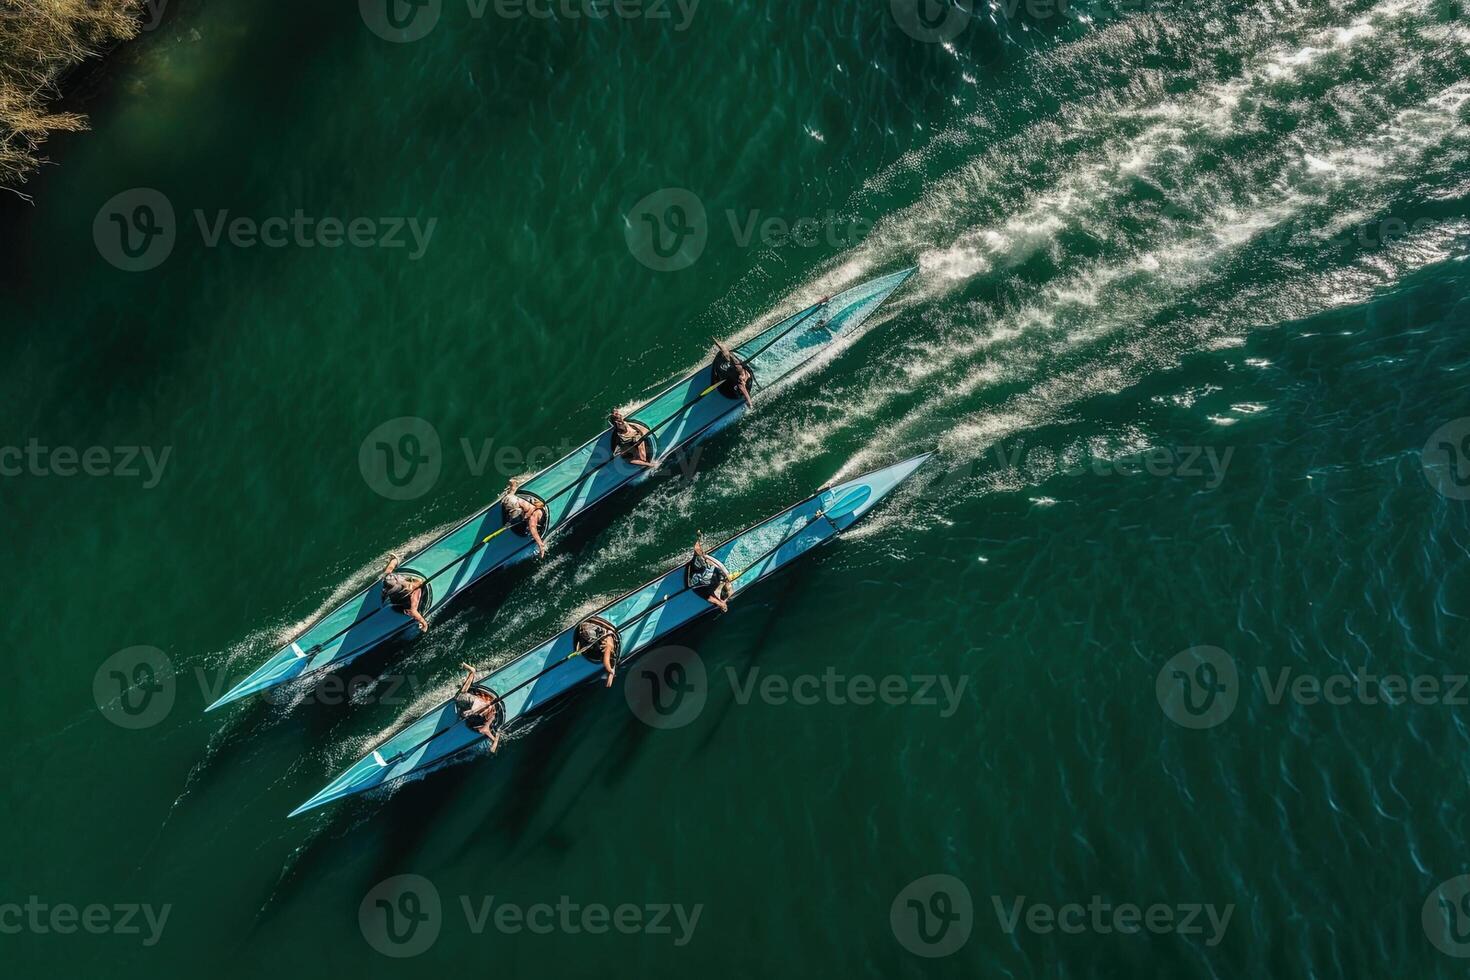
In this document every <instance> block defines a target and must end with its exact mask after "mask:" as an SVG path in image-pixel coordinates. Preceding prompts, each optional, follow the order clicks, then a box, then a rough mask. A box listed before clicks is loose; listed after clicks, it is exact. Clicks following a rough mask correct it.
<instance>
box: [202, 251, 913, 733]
mask: <svg viewBox="0 0 1470 980" xmlns="http://www.w3.org/2000/svg"><path fill="white" fill-rule="evenodd" d="M916 271H917V270H916V269H912V268H911V269H904V270H902V271H900V272H895V273H891V274H889V275H886V276H882V277H879V278H877V279H872V280H869V281H867V282H864V283H862V284H860V285H857V286H854V287H852V288H850V289H847V290H845V291H843V292H841V293H838V294H837V295H835V296H832V297H830V298H828V299H827V300H826V301H825V302H824V303H818V304H816V305H814V306H810V307H808V308H806V309H805V310H802V311H800V312H799V313H794V314H792V315H791V316H788V317H787V318H785V319H784V320H782V321H780V322H779V323H776V324H775V325H773V326H771V327H769V328H767V329H766V330H763V331H762V332H761V333H759V334H757V335H756V336H754V337H752V338H751V339H750V340H748V341H746V342H745V343H743V344H741V345H740V346H739V347H737V348H736V352H737V353H738V354H739V355H740V356H741V357H742V358H744V359H747V360H748V361H749V363H750V366H751V368H752V370H753V372H754V373H755V376H756V390H757V392H758V391H764V390H767V389H770V388H772V387H774V386H775V385H777V384H779V383H780V382H782V381H784V380H786V379H788V378H790V377H791V376H792V375H794V374H796V373H797V372H798V371H799V370H800V369H801V368H803V367H805V366H807V365H809V364H811V363H812V362H813V361H815V360H816V358H817V357H818V356H819V355H820V354H821V353H822V352H823V351H824V350H826V349H828V348H830V347H831V346H832V345H833V344H834V343H835V342H836V341H838V340H839V339H841V338H844V337H850V336H851V335H852V334H853V333H854V332H855V331H856V330H857V328H858V327H859V326H861V325H862V324H863V323H864V322H865V321H866V320H868V318H869V317H871V316H872V315H873V313H874V312H876V311H877V309H878V307H879V306H881V305H882V304H883V302H884V300H886V299H887V298H888V297H889V296H890V295H892V294H893V292H894V290H896V289H898V287H899V286H901V285H903V283H904V282H905V281H906V280H907V279H908V278H909V277H910V276H912V275H913V274H914V273H915V272H916ZM713 381H714V373H713V368H712V366H705V367H703V368H701V369H700V370H698V371H695V372H694V373H693V374H691V375H689V376H688V377H686V378H683V379H681V380H680V381H678V382H676V383H674V384H672V385H670V386H669V387H668V388H666V389H664V390H663V391H661V392H660V393H659V394H657V395H655V396H654V397H653V398H652V399H650V400H649V401H648V402H646V403H645V404H643V405H641V406H640V407H638V408H637V409H635V410H634V411H632V412H629V413H627V414H628V417H629V418H630V419H631V420H633V421H635V422H639V423H641V424H643V425H645V426H647V427H648V428H649V430H650V431H651V433H652V434H653V438H654V458H655V459H656V460H658V461H659V462H663V461H666V460H667V459H669V458H671V457H672V456H674V455H676V454H678V453H680V452H683V451H685V450H687V449H689V448H690V447H691V446H693V445H695V444H696V443H698V442H700V441H701V440H703V439H706V438H708V437H709V436H711V435H713V434H714V433H715V432H716V431H718V430H719V429H721V428H724V427H725V426H726V425H728V424H729V423H731V422H733V421H735V420H737V419H738V418H740V416H741V415H743V414H744V413H745V403H744V401H743V400H742V399H740V398H738V397H729V396H726V395H725V394H723V393H722V392H720V391H718V390H715V391H710V390H709V389H710V386H711V385H712V384H713ZM647 475H648V472H647V470H644V469H640V468H638V467H635V466H631V465H629V464H628V463H626V462H624V461H622V460H621V459H617V458H614V456H613V454H612V434H611V432H610V431H609V430H604V431H603V432H601V433H599V434H598V435H597V436H596V437H595V438H593V439H591V440H589V441H588V442H586V443H584V444H583V445H581V446H579V447H578V448H577V449H575V450H573V451H572V452H570V453H568V454H567V455H566V456H564V457H563V458H561V459H559V460H557V461H556V462H555V463H552V464H551V465H550V466H548V467H547V468H546V469H544V470H542V471H540V472H539V473H537V474H536V475H535V476H533V477H531V478H530V479H528V480H527V481H525V482H524V483H523V484H522V492H524V493H526V494H529V495H532V496H535V497H537V498H539V499H540V500H542V501H544V502H545V503H546V504H547V507H548V509H549V515H550V517H549V520H548V522H547V527H546V531H545V533H547V534H550V533H553V532H556V531H558V530H559V529H561V528H562V527H565V526H566V525H567V524H569V523H570V522H571V521H572V520H574V519H575V518H577V517H580V516H581V515H582V514H585V513H586V512H587V511H588V510H590V509H591V508H592V507H593V506H595V505H596V504H598V503H600V502H602V501H603V500H606V499H607V498H608V497H610V496H612V495H614V494H615V493H617V492H618V491H619V490H621V489H623V488H625V487H627V486H629V485H631V484H633V483H635V482H637V481H639V480H641V479H644V478H646V477H647ZM504 526H505V520H504V514H503V513H502V511H501V506H500V504H499V503H498V502H496V503H493V504H491V505H489V506H488V507H486V508H484V509H483V510H481V511H479V512H478V513H476V514H474V515H472V516H471V517H470V518H468V519H467V520H465V521H463V522H462V523H460V524H459V525H457V526H456V527H454V528H453V529H451V530H450V531H448V532H446V533H445V534H443V535H441V536H440V537H439V538H437V539H435V540H434V541H433V542H431V543H430V544H429V545H427V546H426V547H424V548H423V549H421V550H420V551H418V552H416V553H415V554H413V555H410V556H409V557H408V558H407V559H406V560H405V561H404V562H403V568H404V569H405V570H407V571H411V572H413V573H414V574H417V575H420V576H422V577H424V578H427V579H429V580H430V588H431V590H432V593H431V594H432V600H433V601H432V606H431V608H430V610H429V614H430V615H433V614H434V613H435V612H436V611H437V610H439V609H441V608H443V606H444V605H445V604H446V603H448V602H450V601H451V600H452V599H454V598H455V597H456V596H458V595H459V594H461V593H462V592H464V591H466V590H467V589H469V588H470V586H472V585H474V584H476V583H478V582H480V581H482V580H483V579H484V578H485V577H486V576H488V575H490V574H491V573H492V572H495V571H498V570H500V569H503V568H507V567H509V566H511V565H514V564H516V563H517V562H520V561H524V560H525V559H527V558H529V557H531V555H533V554H534V553H535V545H534V544H533V543H532V541H531V540H530V538H529V537H527V536H525V535H524V533H523V532H521V531H519V530H509V531H506V533H504V534H496V532H497V531H500V530H501V529H502V528H503V527H504ZM491 535H495V537H493V538H492V539H491V540H490V542H489V543H488V544H486V543H484V542H485V539H486V538H488V537H490V536H491ZM416 633H417V627H416V626H415V624H414V622H413V620H411V619H409V618H408V617H407V616H406V615H404V614H403V613H400V612H398V611H397V610H395V609H392V608H391V607H389V606H388V605H386V604H385V603H384V602H383V597H382V583H381V582H374V583H373V584H372V585H370V586H368V587H367V588H366V589H364V590H362V591H361V592H359V593H357V594H356V595H354V596H353V597H352V598H350V599H348V600H347V601H346V602H343V603H342V604H341V605H339V606H337V607H336V608H335V609H333V610H332V611H331V612H328V613H326V614H325V615H323V616H322V617H321V618H319V619H317V620H316V621H315V622H313V623H312V624H311V625H310V626H309V627H308V628H307V629H306V630H304V631H303V632H302V633H300V634H299V635H298V636H296V637H295V638H294V639H293V640H292V641H291V642H290V643H288V644H286V645H285V646H284V647H282V648H280V649H279V650H277V651H276V653H275V654H274V655H273V656H272V657H271V658H270V659H269V660H267V661H266V662H265V663H264V664H263V665H261V666H260V667H259V668H258V669H256V670H255V671H254V672H253V673H252V674H250V675H249V676H248V677H246V678H245V679H244V680H242V681H240V682H239V683H238V684H236V685H235V686H234V687H232V688H231V689H230V690H229V691H228V692H227V693H225V695H224V696H223V697H221V698H219V699H218V700H217V701H215V702H214V703H213V704H211V705H209V707H207V708H206V709H205V710H206V711H213V710H214V709H216V708H219V707H223V706H224V705H227V704H230V703H232V702H235V701H239V700H241V699H243V698H247V697H249V696H251V695H253V694H258V693H260V692H262V691H266V690H269V689H270V688H274V687H277V686H279V685H281V684H285V683H287V682H289V681H293V680H296V679H297V678H300V677H303V676H305V675H307V674H312V673H315V672H317V671H322V670H328V669H331V668H336V667H341V666H344V665H346V664H347V663H348V662H350V661H351V660H354V659H356V658H357V657H359V656H362V655H363V654H365V653H367V652H368V651H370V650H373V649H375V648H377V647H380V646H383V645H384V644H387V643H389V642H391V641H393V640H395V639H403V638H411V637H413V636H414V635H415V634H416Z"/></svg>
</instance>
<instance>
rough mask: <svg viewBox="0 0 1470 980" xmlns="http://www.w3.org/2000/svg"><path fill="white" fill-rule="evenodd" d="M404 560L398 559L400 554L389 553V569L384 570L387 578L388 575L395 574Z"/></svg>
mask: <svg viewBox="0 0 1470 980" xmlns="http://www.w3.org/2000/svg"><path fill="white" fill-rule="evenodd" d="M402 560H403V559H401V558H399V557H398V552H396V551H390V552H388V565H387V567H385V568H384V569H383V574H384V575H385V576H386V575H392V574H393V569H395V568H397V567H398V563H399V562H400V561H402Z"/></svg>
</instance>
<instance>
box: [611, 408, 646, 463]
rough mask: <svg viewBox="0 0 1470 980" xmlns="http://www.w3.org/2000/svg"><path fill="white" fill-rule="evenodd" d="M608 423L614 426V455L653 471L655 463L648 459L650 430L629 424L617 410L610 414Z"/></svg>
mask: <svg viewBox="0 0 1470 980" xmlns="http://www.w3.org/2000/svg"><path fill="white" fill-rule="evenodd" d="M607 421H608V422H609V423H610V424H611V425H612V451H613V455H614V456H620V457H622V460H623V462H625V463H631V464H633V465H634V466H641V467H643V468H644V469H648V470H651V469H653V467H654V462H653V460H651V459H649V458H648V430H647V429H645V428H643V427H642V426H638V425H634V424H633V423H632V422H629V421H628V419H627V417H626V416H624V415H623V413H622V412H621V411H619V410H618V409H616V408H615V409H613V410H612V411H611V412H609V413H608V415H607Z"/></svg>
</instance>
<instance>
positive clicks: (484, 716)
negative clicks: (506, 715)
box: [454, 663, 501, 752]
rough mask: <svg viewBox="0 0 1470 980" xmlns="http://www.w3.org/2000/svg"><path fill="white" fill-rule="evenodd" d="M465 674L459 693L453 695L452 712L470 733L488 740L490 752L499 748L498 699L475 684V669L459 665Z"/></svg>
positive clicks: (492, 693) (486, 689)
mask: <svg viewBox="0 0 1470 980" xmlns="http://www.w3.org/2000/svg"><path fill="white" fill-rule="evenodd" d="M460 666H461V667H463V668H464V669H465V670H466V671H467V673H466V674H465V678H464V683H463V684H461V685H460V686H459V692H458V693H457V694H455V695H454V710H455V713H456V714H458V715H459V716H460V717H461V718H463V719H464V721H465V724H467V725H469V726H470V730H471V731H476V732H479V733H480V734H481V735H484V736H485V737H486V738H488V739H489V740H490V751H491V752H494V751H496V750H497V749H499V748H500V716H501V712H500V698H499V697H498V696H497V695H496V694H495V692H494V691H492V690H490V689H489V688H486V687H480V686H479V685H478V684H476V683H475V668H474V667H471V666H470V665H469V664H467V663H460Z"/></svg>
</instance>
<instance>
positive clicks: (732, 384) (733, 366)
mask: <svg viewBox="0 0 1470 980" xmlns="http://www.w3.org/2000/svg"><path fill="white" fill-rule="evenodd" d="M714 374H715V380H716V381H719V382H720V383H721V384H720V394H722V395H725V396H727V397H729V398H734V397H735V396H736V395H737V394H738V395H739V396H740V397H741V398H744V399H745V407H746V408H754V407H755V403H754V402H752V401H751V400H750V383H751V382H752V381H754V380H755V375H754V374H752V373H751V372H750V368H748V367H746V366H745V362H744V361H742V360H741V359H740V358H739V357H737V356H736V355H735V352H734V351H732V350H731V349H730V348H728V347H726V346H725V345H724V344H722V343H720V341H719V339H718V338H717V339H716V340H715V362H714Z"/></svg>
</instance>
